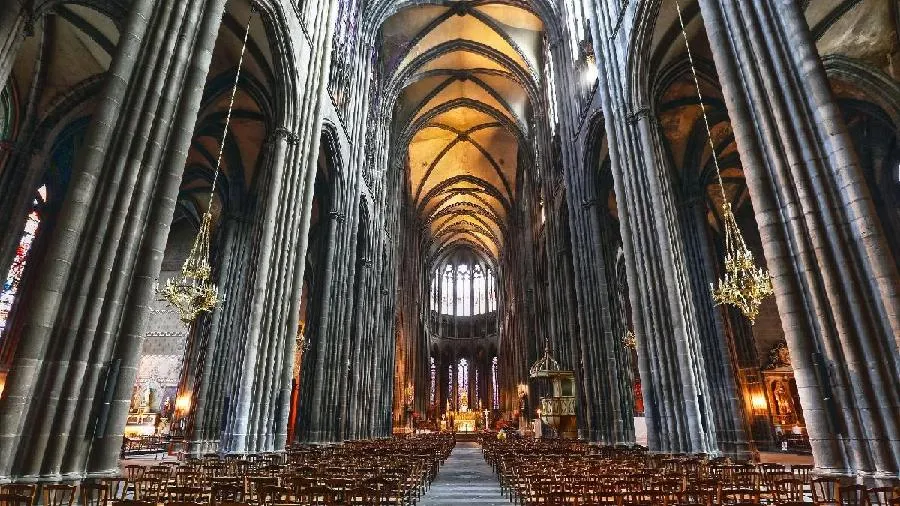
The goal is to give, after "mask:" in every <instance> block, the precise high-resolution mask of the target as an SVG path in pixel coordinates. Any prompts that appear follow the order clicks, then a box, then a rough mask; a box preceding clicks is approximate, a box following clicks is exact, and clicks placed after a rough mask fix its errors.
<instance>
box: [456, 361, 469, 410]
mask: <svg viewBox="0 0 900 506" xmlns="http://www.w3.org/2000/svg"><path fill="white" fill-rule="evenodd" d="M457 375H458V376H459V377H458V378H457V380H456V384H457V385H458V388H457V393H456V395H457V402H456V405H457V406H458V410H459V411H468V410H469V361H468V360H466V359H464V358H461V359H459V367H458V368H457Z"/></svg>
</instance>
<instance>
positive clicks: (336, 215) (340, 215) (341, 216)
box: [328, 211, 347, 223]
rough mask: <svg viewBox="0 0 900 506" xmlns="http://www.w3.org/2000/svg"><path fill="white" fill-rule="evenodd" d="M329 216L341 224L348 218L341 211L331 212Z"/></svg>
mask: <svg viewBox="0 0 900 506" xmlns="http://www.w3.org/2000/svg"><path fill="white" fill-rule="evenodd" d="M328 216H330V217H331V219H332V220H337V221H338V222H339V223H343V222H344V220H345V219H347V216H346V215H345V214H344V213H342V212H341V211H331V212H329V213H328Z"/></svg>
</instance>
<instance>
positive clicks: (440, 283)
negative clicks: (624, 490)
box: [431, 263, 497, 316]
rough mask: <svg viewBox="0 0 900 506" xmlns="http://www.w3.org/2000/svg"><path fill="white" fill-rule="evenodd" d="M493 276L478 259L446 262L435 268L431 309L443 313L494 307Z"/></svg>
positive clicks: (468, 312) (471, 312) (476, 312)
mask: <svg viewBox="0 0 900 506" xmlns="http://www.w3.org/2000/svg"><path fill="white" fill-rule="evenodd" d="M494 282H495V278H494V274H493V272H492V271H491V269H487V268H485V267H484V266H482V265H479V264H477V263H474V264H465V263H463V264H452V263H448V264H446V265H444V266H443V267H441V268H439V269H437V270H436V271H434V279H433V280H432V300H431V309H432V311H437V312H440V313H441V314H445V315H451V316H453V315H455V316H474V315H480V314H484V313H489V312H491V311H496V310H497V301H496V287H495V286H494Z"/></svg>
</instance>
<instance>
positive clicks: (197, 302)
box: [159, 9, 255, 325]
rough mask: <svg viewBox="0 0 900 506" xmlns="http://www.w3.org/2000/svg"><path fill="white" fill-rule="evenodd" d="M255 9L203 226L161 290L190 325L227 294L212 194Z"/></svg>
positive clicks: (240, 61)
mask: <svg viewBox="0 0 900 506" xmlns="http://www.w3.org/2000/svg"><path fill="white" fill-rule="evenodd" d="M254 13H255V9H251V13H250V19H248V20H247V29H246V31H245V32H244V41H243V45H242V46H241V56H240V59H239V60H238V66H237V72H235V75H234V86H233V87H232V89H231V100H230V102H229V103H228V114H227V115H226V116H225V128H224V131H223V132H222V142H221V143H220V144H219V156H218V158H217V159H216V171H215V174H214V175H213V180H212V187H211V188H210V191H209V205H208V206H207V208H206V212H205V213H203V218H202V219H201V222H200V230H199V231H198V232H197V237H196V238H195V239H194V245H193V246H192V247H191V253H190V254H189V255H188V257H187V260H185V261H184V265H182V266H181V272H180V273H179V274H178V275H177V276H175V277H173V278H170V279H168V280H166V286H165V287H163V288H162V289H160V290H159V294H160V295H161V296H162V298H163V299H164V300H165V301H166V302H168V303H169V304H171V305H172V306H173V307H175V309H177V310H178V313H179V316H180V318H181V321H183V322H184V323H186V324H188V325H190V324H192V323H193V322H194V320H196V319H197V316H199V315H200V314H201V313H206V312H209V311H212V310H213V309H214V308H215V307H216V306H217V305H218V304H219V303H220V302H222V301H224V300H225V296H224V295H222V294H220V293H219V287H217V286H216V284H215V283H214V282H213V280H212V267H210V264H209V237H210V227H211V226H212V208H213V197H214V196H215V194H216V183H217V182H218V180H219V171H220V169H221V166H222V155H223V153H224V152H225V141H226V139H227V138H228V126H229V124H230V123H231V113H232V111H233V110H234V97H235V95H237V90H238V82H239V80H240V77H241V68H242V67H243V65H244V53H245V52H246V50H247V39H248V38H249V36H250V24H251V23H252V21H253V15H254Z"/></svg>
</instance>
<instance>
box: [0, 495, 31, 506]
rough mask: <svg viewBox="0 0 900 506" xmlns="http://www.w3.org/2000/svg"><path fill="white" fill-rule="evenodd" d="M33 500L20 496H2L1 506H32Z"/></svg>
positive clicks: (0, 496) (0, 499)
mask: <svg viewBox="0 0 900 506" xmlns="http://www.w3.org/2000/svg"><path fill="white" fill-rule="evenodd" d="M31 501H32V500H31V498H30V497H28V496H25V495H18V494H0V506H31Z"/></svg>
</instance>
